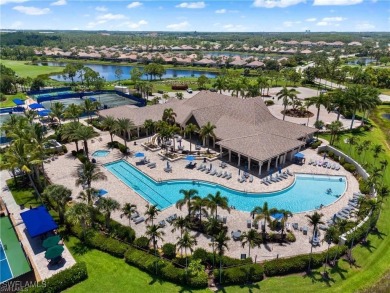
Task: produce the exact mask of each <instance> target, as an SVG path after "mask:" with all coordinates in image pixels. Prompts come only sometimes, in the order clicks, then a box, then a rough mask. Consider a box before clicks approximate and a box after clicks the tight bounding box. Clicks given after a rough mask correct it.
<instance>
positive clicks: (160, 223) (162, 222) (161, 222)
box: [158, 220, 167, 227]
mask: <svg viewBox="0 0 390 293" xmlns="http://www.w3.org/2000/svg"><path fill="white" fill-rule="evenodd" d="M158 224H159V225H160V227H165V226H166V225H167V224H166V223H165V221H164V220H162V221H160V222H158Z"/></svg>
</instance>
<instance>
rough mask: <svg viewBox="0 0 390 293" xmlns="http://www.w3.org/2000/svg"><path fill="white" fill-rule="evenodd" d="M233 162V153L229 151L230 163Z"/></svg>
mask: <svg viewBox="0 0 390 293" xmlns="http://www.w3.org/2000/svg"><path fill="white" fill-rule="evenodd" d="M231 161H232V151H231V150H229V162H231Z"/></svg>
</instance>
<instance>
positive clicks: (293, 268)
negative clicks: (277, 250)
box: [264, 246, 347, 277]
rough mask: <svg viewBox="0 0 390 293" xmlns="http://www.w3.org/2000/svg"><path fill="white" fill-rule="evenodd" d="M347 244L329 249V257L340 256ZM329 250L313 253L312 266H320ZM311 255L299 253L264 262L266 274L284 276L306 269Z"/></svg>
mask: <svg viewBox="0 0 390 293" xmlns="http://www.w3.org/2000/svg"><path fill="white" fill-rule="evenodd" d="M346 249H347V247H346V246H335V247H332V248H331V249H329V259H332V258H334V257H335V255H336V254H338V256H339V257H340V256H341V255H343V254H344V253H345V251H346ZM326 256H327V251H324V252H322V253H317V254H313V255H312V260H311V267H312V268H318V267H320V266H321V265H322V264H323V263H324V262H325V260H326ZM309 260H310V255H309V254H305V255H298V256H294V257H290V258H279V259H274V260H270V261H266V262H265V263H264V273H265V275H266V276H268V277H271V276H283V275H288V274H292V273H299V272H303V271H305V270H306V269H307V268H308V266H309Z"/></svg>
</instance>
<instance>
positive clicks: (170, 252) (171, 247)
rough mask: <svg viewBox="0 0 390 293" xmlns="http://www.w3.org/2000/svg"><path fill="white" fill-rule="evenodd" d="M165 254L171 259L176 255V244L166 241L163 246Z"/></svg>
mask: <svg viewBox="0 0 390 293" xmlns="http://www.w3.org/2000/svg"><path fill="white" fill-rule="evenodd" d="M162 251H163V253H164V256H165V257H166V258H169V259H173V258H175V257H176V245H175V244H172V243H165V244H164V245H163V247H162Z"/></svg>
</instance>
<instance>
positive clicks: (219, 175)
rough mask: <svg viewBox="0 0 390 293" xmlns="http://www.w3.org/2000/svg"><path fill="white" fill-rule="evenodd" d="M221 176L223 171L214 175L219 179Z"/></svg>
mask: <svg viewBox="0 0 390 293" xmlns="http://www.w3.org/2000/svg"><path fill="white" fill-rule="evenodd" d="M222 174H223V171H219V172H218V173H217V174H215V176H217V177H221V176H222Z"/></svg>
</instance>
